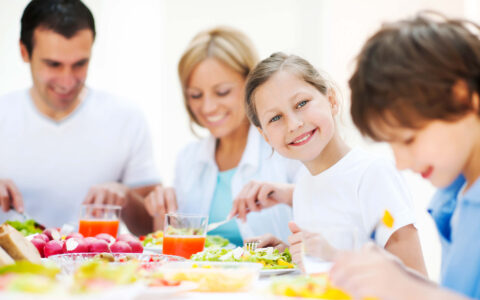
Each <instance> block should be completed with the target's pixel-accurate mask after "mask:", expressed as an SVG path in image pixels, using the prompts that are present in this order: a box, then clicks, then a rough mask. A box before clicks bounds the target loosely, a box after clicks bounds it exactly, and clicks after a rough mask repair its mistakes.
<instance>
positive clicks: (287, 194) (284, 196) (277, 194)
mask: <svg viewBox="0 0 480 300" xmlns="http://www.w3.org/2000/svg"><path fill="white" fill-rule="evenodd" d="M294 187H295V185H293V184H286V183H270V182H258V181H250V182H249V183H248V184H246V185H245V186H244V187H243V189H242V190H241V191H240V193H239V194H238V196H237V197H236V198H235V200H234V201H233V205H232V210H231V211H230V216H235V215H238V218H239V219H240V220H243V221H244V222H245V221H246V219H247V214H248V213H249V212H252V211H260V210H262V209H264V208H268V207H271V206H274V205H277V204H281V203H283V204H287V205H290V206H291V205H292V195H293V189H294Z"/></svg>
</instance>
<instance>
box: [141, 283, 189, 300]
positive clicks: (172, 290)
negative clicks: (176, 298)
mask: <svg viewBox="0 0 480 300" xmlns="http://www.w3.org/2000/svg"><path fill="white" fill-rule="evenodd" d="M197 287H198V284H196V283H195V282H191V281H182V282H181V283H180V285H178V286H159V287H146V288H145V289H143V290H142V291H141V292H140V293H139V294H138V295H137V297H136V298H135V300H149V299H158V298H159V297H160V298H163V297H170V296H173V295H175V294H178V293H183V292H188V291H191V290H194V289H196V288H197Z"/></svg>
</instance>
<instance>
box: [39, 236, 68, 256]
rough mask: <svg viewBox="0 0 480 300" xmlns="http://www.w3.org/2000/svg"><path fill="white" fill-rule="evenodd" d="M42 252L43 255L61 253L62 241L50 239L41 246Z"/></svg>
mask: <svg viewBox="0 0 480 300" xmlns="http://www.w3.org/2000/svg"><path fill="white" fill-rule="evenodd" d="M43 253H44V254H45V257H49V256H50V255H55V254H62V253H63V241H56V240H51V241H49V242H48V243H47V244H46V245H45V248H43Z"/></svg>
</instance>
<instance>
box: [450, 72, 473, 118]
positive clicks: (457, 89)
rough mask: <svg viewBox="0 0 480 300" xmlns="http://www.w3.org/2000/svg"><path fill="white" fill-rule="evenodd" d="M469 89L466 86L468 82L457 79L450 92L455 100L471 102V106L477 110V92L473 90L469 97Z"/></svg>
mask: <svg viewBox="0 0 480 300" xmlns="http://www.w3.org/2000/svg"><path fill="white" fill-rule="evenodd" d="M469 93H470V91H469V88H468V84H467V83H466V82H465V80H463V79H459V80H457V82H455V84H454V85H453V87H452V94H453V97H454V98H455V100H457V101H459V102H464V103H465V104H467V103H468V102H471V103H470V104H471V107H472V108H473V110H474V111H475V112H478V109H479V96H478V93H477V92H474V93H473V94H472V96H471V98H470V95H469Z"/></svg>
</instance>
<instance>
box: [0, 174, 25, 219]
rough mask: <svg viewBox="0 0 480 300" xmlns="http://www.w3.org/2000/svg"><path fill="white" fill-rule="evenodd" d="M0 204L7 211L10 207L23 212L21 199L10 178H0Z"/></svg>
mask: <svg viewBox="0 0 480 300" xmlns="http://www.w3.org/2000/svg"><path fill="white" fill-rule="evenodd" d="M0 205H1V206H2V210H3V211H4V212H7V211H9V210H10V208H12V207H13V208H14V209H15V210H16V211H18V212H20V213H23V199H22V195H21V194H20V191H19V190H18V188H17V186H16V185H15V184H14V183H13V181H11V180H10V179H0Z"/></svg>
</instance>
